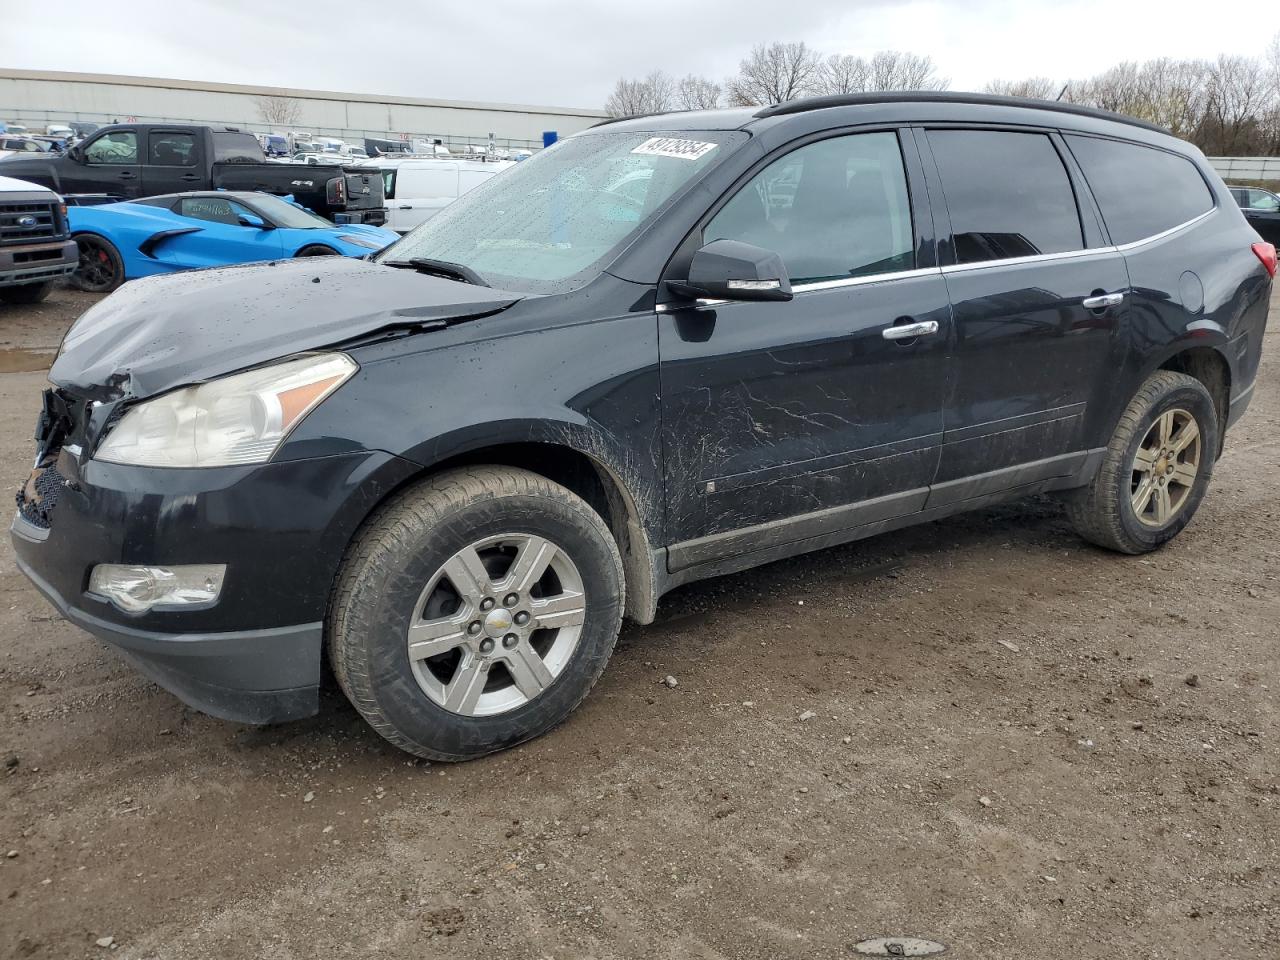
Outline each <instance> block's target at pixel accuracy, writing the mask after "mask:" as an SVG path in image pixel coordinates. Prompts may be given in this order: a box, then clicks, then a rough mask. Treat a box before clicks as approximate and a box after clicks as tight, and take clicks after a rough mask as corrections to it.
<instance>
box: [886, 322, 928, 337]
mask: <svg viewBox="0 0 1280 960" xmlns="http://www.w3.org/2000/svg"><path fill="white" fill-rule="evenodd" d="M937 332H938V321H937V320H921V321H920V322H919V323H904V324H900V325H899V326H896V327H885V328H884V329H883V330H881V331H880V336H882V337H884V338H885V339H886V340H914V339H915V338H916V337H926V336H928V335H929V334H931V333H937Z"/></svg>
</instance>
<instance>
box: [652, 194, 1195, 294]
mask: <svg viewBox="0 0 1280 960" xmlns="http://www.w3.org/2000/svg"><path fill="white" fill-rule="evenodd" d="M1217 212H1218V205H1217V204H1216V203H1215V204H1214V205H1213V206H1212V207H1210V208H1209V209H1208V210H1206V211H1205V212H1204V213H1202V214H1200V215H1199V216H1195V217H1192V218H1191V219H1190V220H1187V221H1186V222H1184V223H1179V224H1178V225H1177V226H1173V227H1170V228H1169V229H1168V230H1162V231H1160V232H1159V233H1153V234H1152V235H1151V236H1149V237H1143V238H1142V239H1141V240H1131V241H1130V242H1128V243H1122V244H1119V245H1118V246H1117V245H1112V246H1107V247H1090V248H1089V249H1087V250H1065V251H1063V252H1062V253H1038V254H1034V255H1032V256H1029V257H1009V258H1007V259H1004V260H979V261H977V262H976V263H952V264H948V265H947V266H944V267H918V268H916V269H914V270H899V271H897V272H895V273H873V274H871V275H869V276H865V277H849V278H848V279H841V280H818V281H815V282H813V283H800V284H796V285H795V286H794V287H792V288H791V292H792V293H810V292H812V291H814V290H834V289H837V288H840V287H858V286H862V285H863V284H868V283H883V282H884V281H886V280H898V279H905V278H909V277H926V276H932V275H935V274H939V275H945V274H949V273H964V272H967V271H970V270H989V269H991V268H993V267H1005V266H1020V265H1021V264H1032V263H1050V262H1052V261H1054V260H1078V259H1081V258H1084V257H1097V256H1103V255H1105V254H1116V253H1120V254H1123V253H1127V252H1129V251H1130V250H1137V249H1138V248H1139V247H1145V246H1147V245H1148V244H1151V243H1159V242H1160V241H1161V240H1166V239H1168V238H1169V237H1172V236H1173V235H1174V234H1178V233H1181V232H1182V231H1183V230H1187V229H1189V228H1190V227H1193V226H1195V225H1196V224H1197V223H1199V222H1200V221H1201V220H1205V219H1208V218H1209V217H1211V216H1213V215H1214V214H1215V213H1217ZM737 302H740V301H735V300H698V301H697V303H696V306H699V307H718V306H722V305H724V304H726V303H737ZM655 309H656V310H657V312H658V313H667V312H669V311H671V310H673V309H676V308H675V307H673V306H672V305H670V304H666V303H660V304H658V305H657V307H656V308H655ZM685 309H687V308H685Z"/></svg>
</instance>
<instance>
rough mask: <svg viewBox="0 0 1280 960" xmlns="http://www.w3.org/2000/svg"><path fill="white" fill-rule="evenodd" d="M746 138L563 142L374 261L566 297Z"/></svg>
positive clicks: (600, 137) (703, 135)
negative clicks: (446, 268)
mask: <svg viewBox="0 0 1280 960" xmlns="http://www.w3.org/2000/svg"><path fill="white" fill-rule="evenodd" d="M746 137H747V135H746V134H744V133H737V132H727V131H720V130H717V131H696V132H687V131H686V132H681V133H678V134H670V135H661V136H659V135H655V134H654V133H653V132H652V131H645V132H641V133H607V132H602V133H589V134H584V135H581V136H576V137H571V138H569V139H568V140H564V141H561V142H560V143H558V144H556V145H555V146H554V147H550V148H548V149H546V150H543V151H542V152H540V153H539V154H537V155H536V156H534V157H533V158H531V159H529V160H525V161H524V162H523V163H520V164H518V165H517V166H514V167H512V168H511V169H509V170H506V171H504V172H503V173H501V174H500V175H498V176H495V177H491V178H490V179H489V180H487V181H486V182H485V183H484V184H483V185H481V186H479V187H477V188H475V189H474V190H472V191H470V192H469V193H467V194H465V195H464V196H463V197H461V198H459V199H458V200H455V201H454V202H453V203H451V204H449V206H447V207H445V208H444V209H443V210H442V211H440V213H438V214H436V215H435V216H434V217H432V218H431V219H430V220H428V221H426V222H425V223H423V224H422V225H421V226H419V227H418V228H417V229H415V230H413V231H412V232H411V233H409V234H408V235H406V236H405V237H403V238H402V239H401V240H399V241H398V242H396V243H394V244H392V245H391V246H390V247H388V248H387V249H386V250H384V251H383V252H382V253H381V254H379V255H378V256H377V258H376V259H377V260H378V261H379V262H382V263H387V262H405V261H409V260H412V259H415V258H425V259H429V260H442V261H445V262H448V263H454V264H460V265H462V266H464V267H468V268H470V269H471V270H473V271H475V272H476V273H477V274H479V275H480V276H481V277H483V278H484V280H485V281H486V282H487V283H489V284H490V285H491V286H494V287H500V288H502V289H507V290H520V291H525V292H529V293H561V292H564V291H567V290H572V289H575V288H576V287H579V286H582V285H583V284H585V283H586V282H588V281H589V280H591V279H593V278H594V277H595V276H596V275H598V274H599V272H600V269H601V267H602V265H603V263H604V261H605V260H606V258H608V257H609V255H610V254H612V253H613V252H614V251H616V250H618V249H619V248H620V247H621V246H622V245H623V244H624V243H625V242H626V241H628V240H629V239H630V238H631V237H632V236H634V235H635V234H636V233H637V232H638V231H639V230H640V229H641V227H643V226H644V225H645V224H647V223H648V222H649V221H650V220H651V219H652V218H653V216H654V215H655V214H656V213H657V212H658V210H659V209H661V207H662V206H663V205H664V204H665V203H666V202H667V201H668V200H670V199H671V198H672V197H673V196H674V195H675V194H676V193H677V192H678V191H680V190H681V189H682V188H683V187H685V186H686V185H687V184H689V183H690V182H691V181H693V180H694V179H695V178H696V177H697V176H698V175H699V174H701V173H702V172H703V171H705V170H706V169H707V168H708V167H710V166H711V165H712V164H714V163H717V162H719V161H720V160H721V159H722V158H723V157H724V156H725V155H726V154H728V153H730V152H732V150H733V149H735V148H736V147H737V146H739V145H740V144H741V143H742V142H744V141H745V140H746Z"/></svg>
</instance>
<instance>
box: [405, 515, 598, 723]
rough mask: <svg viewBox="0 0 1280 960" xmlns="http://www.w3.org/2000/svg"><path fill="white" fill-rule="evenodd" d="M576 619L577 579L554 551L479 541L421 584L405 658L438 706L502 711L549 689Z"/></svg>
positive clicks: (581, 596) (523, 538)
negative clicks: (422, 586)
mask: <svg viewBox="0 0 1280 960" xmlns="http://www.w3.org/2000/svg"><path fill="white" fill-rule="evenodd" d="M585 618H586V595H585V592H584V589H583V583H582V576H581V575H580V574H579V572H578V568H577V567H576V566H575V565H574V563H573V560H572V559H571V558H570V557H569V555H568V554H567V553H565V551H564V550H563V549H561V548H560V547H558V546H557V545H556V544H554V543H552V542H551V541H550V540H546V539H544V538H542V537H538V536H533V535H531V534H517V533H511V534H501V535H499V536H495V537H486V538H485V539H483V540H479V541H477V542H475V543H472V544H470V545H469V546H467V547H464V548H463V549H461V550H459V551H458V552H457V553H455V554H454V555H453V556H452V557H450V558H449V560H448V561H447V562H446V563H445V564H444V566H442V567H441V568H440V569H439V570H438V571H436V573H435V574H434V575H432V577H431V579H430V580H428V581H427V585H426V587H424V588H423V591H422V593H421V594H420V595H419V597H418V601H417V604H416V606H415V609H414V615H413V619H412V620H411V622H410V625H409V630H408V637H407V641H408V653H409V661H410V664H411V666H412V668H413V674H414V677H415V678H416V679H417V681H418V685H419V686H420V687H421V688H422V691H423V692H424V693H425V694H426V695H427V696H428V697H430V698H431V700H432V701H433V702H434V703H436V704H438V705H439V706H441V707H443V708H444V709H446V710H449V711H450V712H452V713H457V714H461V715H463V716H472V717H480V716H492V715H494V714H499V713H506V712H508V711H510V710H514V709H516V708H518V707H522V706H524V705H525V704H527V703H529V702H530V701H532V700H534V699H535V698H536V697H538V696H539V695H540V694H541V693H542V692H543V691H544V690H546V689H547V688H548V687H550V686H551V684H552V683H554V682H555V679H556V677H558V676H559V675H560V673H561V672H563V670H564V669H565V667H566V666H567V665H568V663H569V660H570V659H571V657H572V656H573V652H574V650H575V649H577V646H578V640H579V638H580V637H581V634H582V624H583V621H584V620H585Z"/></svg>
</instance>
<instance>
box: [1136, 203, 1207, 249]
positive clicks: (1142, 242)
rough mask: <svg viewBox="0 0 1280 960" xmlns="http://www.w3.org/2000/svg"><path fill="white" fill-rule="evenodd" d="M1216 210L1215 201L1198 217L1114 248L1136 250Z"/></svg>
mask: <svg viewBox="0 0 1280 960" xmlns="http://www.w3.org/2000/svg"><path fill="white" fill-rule="evenodd" d="M1217 212H1218V205H1217V203H1214V205H1213V206H1212V207H1210V208H1209V209H1208V210H1206V211H1205V212H1204V213H1202V214H1200V216H1198V217H1192V218H1191V219H1190V220H1188V221H1186V222H1185V223H1180V224H1178V225H1177V226H1176V227H1170V228H1169V229H1168V230H1161V231H1160V232H1159V233H1153V234H1152V235H1151V236H1149V237H1143V238H1142V239H1141V240H1130V241H1129V242H1128V243H1122V244H1120V245H1119V246H1117V247H1116V248H1115V249H1116V250H1118V251H1120V252H1121V253H1124V252H1125V251H1127V250H1136V249H1137V248H1138V247H1144V246H1146V245H1147V244H1148V243H1157V242H1159V241H1161V240H1164V239H1165V238H1166V237H1172V236H1173V235H1174V234H1175V233H1181V232H1182V231H1183V230H1186V229H1187V228H1188V227H1190V226H1193V225H1195V224H1197V223H1199V222H1200V221H1201V220H1205V219H1207V218H1209V217H1211V216H1213V215H1214V214H1215V213H1217Z"/></svg>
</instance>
